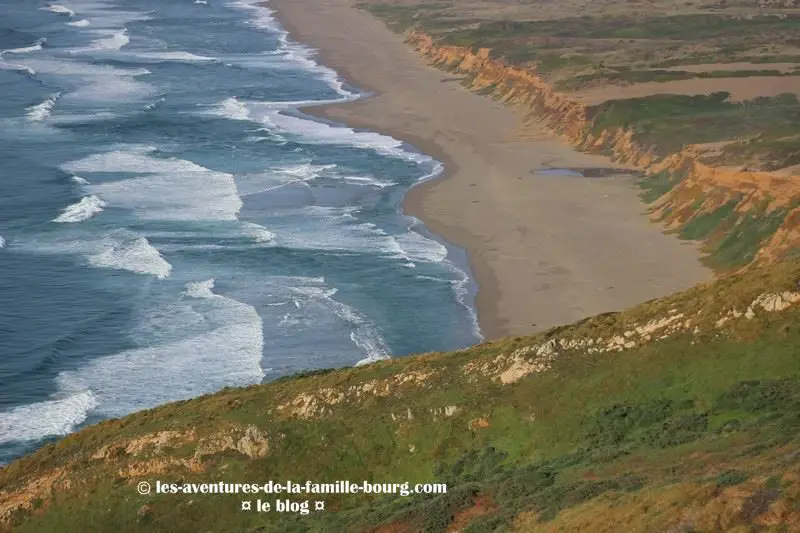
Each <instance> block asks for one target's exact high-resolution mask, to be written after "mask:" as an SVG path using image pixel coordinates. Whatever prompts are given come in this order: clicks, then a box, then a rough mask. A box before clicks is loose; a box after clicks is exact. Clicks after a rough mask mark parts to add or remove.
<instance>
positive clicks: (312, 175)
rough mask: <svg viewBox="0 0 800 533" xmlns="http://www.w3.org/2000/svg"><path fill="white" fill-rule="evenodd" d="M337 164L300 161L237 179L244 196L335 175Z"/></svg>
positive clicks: (240, 191)
mask: <svg viewBox="0 0 800 533" xmlns="http://www.w3.org/2000/svg"><path fill="white" fill-rule="evenodd" d="M335 168H336V165H315V164H312V163H299V164H295V165H287V166H284V167H277V168H273V169H270V170H269V171H268V172H263V173H259V174H248V175H245V176H239V177H237V179H236V186H237V187H238V189H239V195H240V196H242V197H245V196H252V195H254V194H261V193H265V192H269V191H272V190H275V189H280V188H282V187H285V186H287V185H291V184H307V183H308V182H311V181H313V180H315V179H317V178H320V177H322V176H323V175H324V176H331V175H334V173H333V169H335Z"/></svg>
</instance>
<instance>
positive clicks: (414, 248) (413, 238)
mask: <svg viewBox="0 0 800 533" xmlns="http://www.w3.org/2000/svg"><path fill="white" fill-rule="evenodd" d="M394 242H395V243H396V245H397V254H398V255H399V256H400V257H402V258H404V259H406V260H408V261H409V263H413V262H414V261H416V262H424V263H441V262H443V261H444V260H445V259H447V247H445V246H444V245H443V244H442V243H440V242H437V241H435V240H433V239H429V238H427V237H425V236H423V235H421V234H419V233H417V232H416V231H414V230H413V229H409V230H408V231H407V232H406V233H399V234H397V235H394Z"/></svg>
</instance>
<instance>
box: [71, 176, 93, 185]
mask: <svg viewBox="0 0 800 533" xmlns="http://www.w3.org/2000/svg"><path fill="white" fill-rule="evenodd" d="M70 181H72V183H75V184H77V185H89V181H88V180H87V179H85V178H82V177H80V176H72V177H71V178H70Z"/></svg>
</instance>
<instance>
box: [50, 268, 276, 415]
mask: <svg viewBox="0 0 800 533" xmlns="http://www.w3.org/2000/svg"><path fill="white" fill-rule="evenodd" d="M214 288H215V287H214V280H213V279H209V280H205V281H199V282H194V283H189V284H187V285H186V290H185V292H184V295H183V296H182V297H181V298H180V299H179V300H178V301H173V302H172V303H171V304H169V305H168V306H166V307H163V306H160V307H158V308H154V309H150V310H147V311H145V312H144V314H143V316H141V317H139V320H140V322H141V324H140V327H141V328H142V329H141V330H140V331H139V335H141V336H142V337H145V338H146V339H147V341H148V345H147V346H143V347H140V348H134V349H131V350H126V351H124V352H120V353H117V354H114V355H109V356H106V357H101V358H98V359H94V360H92V361H91V362H89V363H88V364H86V365H84V366H83V367H80V368H78V369H77V370H70V371H64V372H61V373H60V374H59V376H58V378H57V382H58V384H59V386H60V387H61V388H62V389H65V390H74V389H76V388H87V389H91V390H92V391H93V392H94V395H95V397H96V398H97V408H96V412H97V413H98V414H100V415H102V416H122V415H125V414H128V413H130V412H132V411H136V410H140V409H145V408H149V407H153V406H155V405H159V404H163V403H166V402H170V401H175V400H181V399H186V398H192V397H196V396H199V395H202V394H205V393H209V392H214V391H217V390H219V389H221V388H223V387H226V386H244V385H250V384H254V383H258V382H260V381H261V380H262V379H263V377H264V371H263V369H262V368H261V364H260V363H261V358H262V351H263V348H264V341H263V331H262V323H261V318H260V317H259V315H258V313H257V312H256V310H255V309H254V308H253V307H252V306H250V305H247V304H244V303H242V302H239V301H237V300H234V299H232V298H227V297H225V296H222V295H219V294H217V293H216V292H214Z"/></svg>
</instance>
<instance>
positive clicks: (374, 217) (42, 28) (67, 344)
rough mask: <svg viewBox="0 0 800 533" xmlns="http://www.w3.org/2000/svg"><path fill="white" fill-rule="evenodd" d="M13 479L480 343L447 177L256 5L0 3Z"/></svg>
mask: <svg viewBox="0 0 800 533" xmlns="http://www.w3.org/2000/svg"><path fill="white" fill-rule="evenodd" d="M0 90H2V98H0V123H2V127H0V463H7V462H8V461H10V460H13V459H14V458H16V457H19V456H20V455H22V454H24V453H28V452H30V451H32V450H34V449H36V448H38V447H40V446H41V445H42V444H43V443H45V442H48V441H51V440H53V439H57V438H59V437H61V436H63V435H66V434H68V433H70V432H73V431H75V430H77V429H80V428H81V427H83V426H85V425H87V424H91V423H95V422H98V421H100V420H103V419H107V418H112V417H119V416H123V415H125V414H128V413H130V412H133V411H136V410H140V409H145V408H149V407H153V406H156V405H159V404H162V403H165V402H169V401H174V400H180V399H186V398H190V397H194V396H198V395H201V394H205V393H209V392H214V391H217V390H219V389H221V388H223V387H226V386H243V385H249V384H254V383H260V382H265V381H270V380H273V379H275V378H278V377H281V376H285V375H288V374H292V373H296V372H299V371H303V370H309V369H319V368H330V367H342V366H352V365H356V364H360V363H364V362H369V361H374V360H378V359H384V358H388V357H400V356H403V355H407V354H411V353H417V352H425V351H437V350H453V349H458V348H462V347H466V346H469V345H471V344H474V343H475V342H478V341H479V340H480V339H481V336H480V331H479V328H478V325H477V321H476V316H475V312H474V308H473V303H474V302H473V300H474V292H475V287H474V283H473V282H472V280H471V277H470V274H469V271H468V268H467V266H466V265H467V263H466V260H465V255H464V252H463V251H462V250H459V249H457V248H454V247H452V246H449V245H448V244H446V243H444V242H442V241H441V240H440V239H438V238H437V237H436V236H434V235H431V234H430V233H429V232H428V231H427V230H426V229H425V227H424V226H423V225H422V223H421V222H420V221H419V220H416V219H414V218H412V217H409V216H406V215H404V214H403V212H402V208H401V202H402V200H403V198H404V195H405V194H406V192H407V191H408V189H409V188H410V187H412V186H413V185H415V184H417V183H420V182H421V181H424V180H426V179H430V178H433V177H435V176H436V175H437V174H438V173H440V171H441V165H440V163H438V162H437V161H435V160H433V159H432V158H431V157H429V156H427V155H425V154H422V153H419V152H418V151H416V150H414V149H413V148H412V147H410V146H407V145H405V144H403V143H401V142H399V141H397V140H395V139H392V138H390V137H387V136H384V135H380V134H378V133H374V132H369V131H356V130H353V129H350V128H348V127H346V126H344V125H341V124H333V123H330V122H326V121H323V120H319V119H314V118H312V117H310V116H307V115H304V114H303V113H302V111H301V110H300V108H301V107H302V106H303V105H306V104H312V103H317V102H319V103H323V102H344V101H348V100H352V99H355V98H360V97H363V96H364V94H362V93H361V92H360V91H359V89H358V88H356V87H350V86H348V85H347V84H346V83H345V82H344V81H343V80H341V79H340V78H339V77H338V76H337V74H336V73H335V72H333V71H331V70H329V69H327V68H325V67H324V66H321V65H320V64H318V63H317V62H316V61H315V59H314V52H313V50H310V49H309V48H307V47H304V46H303V45H302V44H299V43H296V42H293V41H292V40H291V36H289V35H287V33H286V32H285V31H284V30H283V29H282V28H281V27H280V26H279V25H278V23H277V22H276V21H275V19H274V18H273V17H272V13H271V11H270V10H269V9H268V8H266V7H262V6H260V5H259V3H258V2H256V1H252V0H242V1H217V0H207V1H203V0H126V1H124V2H123V1H122V0H74V1H70V2H68V3H63V4H52V3H48V2H42V1H34V0H4V2H3V4H2V6H0Z"/></svg>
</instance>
